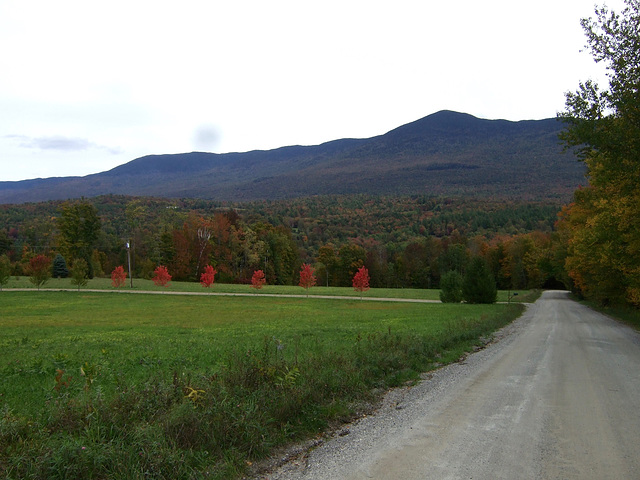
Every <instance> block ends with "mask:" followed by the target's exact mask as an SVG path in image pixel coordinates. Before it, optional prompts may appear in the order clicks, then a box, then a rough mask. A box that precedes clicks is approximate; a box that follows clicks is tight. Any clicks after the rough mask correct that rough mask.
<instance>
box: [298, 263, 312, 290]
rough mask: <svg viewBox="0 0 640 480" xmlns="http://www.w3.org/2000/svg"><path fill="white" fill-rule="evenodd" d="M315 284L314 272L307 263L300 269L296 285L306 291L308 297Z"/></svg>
mask: <svg viewBox="0 0 640 480" xmlns="http://www.w3.org/2000/svg"><path fill="white" fill-rule="evenodd" d="M315 284H316V274H315V270H314V269H313V267H312V266H311V265H309V264H308V263H305V264H303V265H302V268H301V269H300V283H298V285H299V286H301V287H302V288H304V289H305V290H306V291H307V295H309V289H310V288H311V287H313V286H314V285H315Z"/></svg>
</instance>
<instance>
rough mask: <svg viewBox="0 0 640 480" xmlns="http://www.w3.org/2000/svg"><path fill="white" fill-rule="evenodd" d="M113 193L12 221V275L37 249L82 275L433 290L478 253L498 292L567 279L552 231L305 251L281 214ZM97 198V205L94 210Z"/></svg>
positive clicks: (370, 240) (366, 242) (339, 244)
mask: <svg viewBox="0 0 640 480" xmlns="http://www.w3.org/2000/svg"><path fill="white" fill-rule="evenodd" d="M112 200H113V202H111V203H110V202H109V201H107V205H108V208H104V203H105V200H104V199H101V200H84V199H83V200H78V201H73V202H64V203H61V204H59V205H57V207H56V208H57V210H56V211H54V212H52V213H53V214H52V215H50V216H48V217H45V218H46V219H47V221H44V220H43V217H42V216H35V217H34V218H33V220H32V221H26V222H25V223H23V224H21V225H20V226H19V227H13V226H9V228H8V229H6V230H5V232H3V233H4V235H3V236H2V238H3V241H2V242H0V248H1V250H0V254H3V253H4V254H8V257H7V258H8V259H9V260H10V263H11V270H12V274H14V275H19V274H28V272H29V262H30V261H31V259H32V258H34V257H35V256H37V255H40V254H43V255H45V256H47V257H49V258H50V259H54V258H55V259H56V261H54V262H53V266H52V268H53V269H54V272H53V273H54V276H55V275H58V276H63V275H65V273H64V268H67V267H69V268H73V266H74V265H75V264H76V263H77V262H79V261H81V262H83V264H85V265H87V272H86V275H87V277H93V276H96V275H97V276H109V275H110V274H111V272H112V271H113V270H114V269H115V268H117V267H118V266H122V265H127V263H128V258H127V257H128V256H130V258H131V266H132V272H133V275H134V276H135V277H144V278H151V276H152V275H153V272H154V270H155V269H156V268H157V267H158V266H159V265H162V266H165V267H166V268H167V269H168V271H169V272H170V274H171V277H172V278H173V279H174V280H179V281H194V282H195V281H200V277H201V275H202V274H203V272H204V269H205V267H207V266H210V267H212V268H215V270H216V281H219V282H223V283H247V284H248V283H250V282H251V278H252V276H253V274H254V272H255V271H256V270H261V271H262V272H264V275H265V281H266V282H267V283H268V284H274V285H277V284H286V285H294V284H296V283H297V282H298V273H299V270H300V267H301V265H302V264H305V263H308V264H311V265H313V266H314V270H315V272H316V275H317V282H318V284H319V285H325V286H351V285H352V281H353V278H354V276H355V275H356V273H357V272H358V270H359V269H360V268H361V267H366V268H367V270H368V272H369V275H370V286H371V287H391V288H438V287H439V286H440V280H441V277H442V276H443V274H445V273H447V272H450V271H456V272H458V273H459V274H460V275H464V274H465V273H466V271H467V269H468V267H469V266H470V265H471V263H472V260H473V259H474V258H476V257H479V258H482V259H483V261H484V262H485V263H486V264H487V266H488V268H489V269H490V271H491V274H492V275H493V277H494V278H495V281H496V285H497V287H498V288H501V289H507V288H514V289H521V288H536V287H542V286H544V285H545V284H561V282H563V281H565V280H567V278H568V277H567V276H566V275H565V274H564V272H563V269H562V266H561V263H562V261H563V259H562V258H561V255H562V249H560V248H559V246H558V244H557V242H555V241H554V239H555V238H556V237H557V235H556V234H555V233H554V232H529V233H523V234H518V235H494V236H492V237H490V238H489V237H486V236H480V235H476V236H474V237H471V238H467V237H464V236H462V235H459V234H458V233H455V234H454V235H450V236H442V237H436V236H434V235H426V234H423V235H420V234H418V235H414V236H413V237H411V239H410V240H408V241H406V242H404V243H394V242H390V243H385V242H384V241H382V240H377V239H376V238H375V237H374V236H370V237H367V236H365V235H360V236H356V237H354V238H346V239H343V240H342V241H340V239H339V238H338V239H337V241H335V242H327V243H323V244H320V245H319V246H317V247H315V248H308V239H304V238H302V237H301V236H300V235H299V232H296V231H295V228H296V227H293V228H291V227H290V226H287V225H285V223H286V221H284V222H280V223H279V224H278V225H273V224H272V223H269V222H267V221H266V220H265V218H264V217H262V216H260V215H257V214H256V212H255V211H253V210H249V209H241V208H222V207H217V208H215V209H212V210H211V211H209V212H208V213H197V211H194V210H189V211H183V210H180V209H178V208H174V207H175V205H172V204H170V203H169V202H166V201H160V200H156V199H146V198H136V199H127V201H126V202H124V203H123V202H120V201H119V200H120V199H112ZM117 200H118V201H117ZM96 203H100V204H102V205H103V208H102V209H101V210H102V212H99V211H98V208H97V207H96ZM25 208H27V209H29V208H33V206H27V207H25ZM10 232H13V234H10ZM20 232H23V233H22V235H21V233H20ZM30 239H31V240H35V241H36V242H37V243H35V244H31V243H30V242H29V240H30ZM61 261H63V262H64V265H62V266H60V262H61ZM56 264H57V265H58V266H57V267H56ZM56 272H57V273H56Z"/></svg>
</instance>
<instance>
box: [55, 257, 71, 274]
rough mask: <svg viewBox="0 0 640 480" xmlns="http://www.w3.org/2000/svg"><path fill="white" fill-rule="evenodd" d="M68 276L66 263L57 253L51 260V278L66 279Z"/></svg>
mask: <svg viewBox="0 0 640 480" xmlns="http://www.w3.org/2000/svg"><path fill="white" fill-rule="evenodd" d="M68 276H69V269H67V262H66V261H65V259H64V257H63V256H62V255H60V254H59V253H58V254H57V255H56V256H55V258H54V259H53V278H67V277H68Z"/></svg>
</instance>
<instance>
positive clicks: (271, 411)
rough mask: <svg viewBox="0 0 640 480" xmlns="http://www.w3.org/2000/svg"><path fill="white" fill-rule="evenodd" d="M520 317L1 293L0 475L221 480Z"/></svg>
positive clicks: (433, 309) (451, 310) (449, 308)
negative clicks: (215, 479)
mask: <svg viewBox="0 0 640 480" xmlns="http://www.w3.org/2000/svg"><path fill="white" fill-rule="evenodd" d="M217 287H222V285H218V286H217ZM300 290H302V289H300V288H298V291H300ZM313 290H314V289H311V291H313ZM365 294H372V295H375V296H381V295H383V294H384V292H376V291H373V292H372V291H369V292H366V293H365ZM432 295H433V296H436V297H437V296H438V292H435V293H433V294H432ZM522 308H523V306H522V305H517V304H514V305H504V304H498V305H466V304H458V305H454V304H423V303H422V304H421V303H406V302H371V301H362V300H360V299H359V298H354V299H353V300H340V301H338V300H330V299H329V300H327V299H319V298H314V297H313V296H312V295H310V297H309V298H304V297H303V298H286V297H280V298H279V297H265V296H255V297H227V296H222V297H220V296H214V297H212V296H195V295H189V296H182V295H147V294H140V295H118V296H117V300H116V299H115V297H114V296H113V295H112V294H106V293H94V292H87V291H83V290H80V292H77V291H69V292H54V291H40V292H38V291H36V290H35V288H33V286H32V291H29V292H15V291H14V292H11V291H8V290H5V291H3V292H2V294H1V295H0V310H1V311H2V312H3V314H2V317H1V319H0V328H2V331H3V337H2V340H0V352H1V353H0V373H1V374H2V378H3V382H2V384H1V386H0V405H2V407H1V411H0V475H1V476H2V477H3V478H34V479H38V478H42V479H44V478H46V479H54V478H66V479H71V478H94V479H101V478H105V479H106V478H149V477H151V478H167V479H168V478H234V477H237V476H239V475H240V474H241V473H242V472H245V471H246V470H247V469H248V468H249V466H250V465H251V464H252V463H254V462H256V461H259V460H260V459H262V458H264V457H265V456H267V455H269V453H270V452H272V451H273V449H274V448H277V447H278V446H282V445H286V444H288V443H290V442H293V441H296V440H300V439H302V438H307V437H308V436H311V435H317V434H320V433H321V432H323V431H324V430H325V429H326V428H327V427H328V426H331V425H337V424H339V423H340V422H343V421H347V420H349V419H351V418H353V416H354V415H358V414H361V413H363V412H366V411H369V409H370V408H371V406H372V405H374V404H375V402H376V400H377V399H378V398H379V397H380V395H381V394H382V393H383V392H384V391H385V390H386V389H388V388H390V387H394V386H398V385H403V384H405V383H406V382H412V381H415V380H416V379H417V378H418V377H419V374H420V373H421V372H424V371H428V370H429V369H431V368H435V367H437V366H439V365H441V364H443V363H446V362H450V361H455V360H457V359H458V358H460V357H461V356H462V355H464V353H465V352H466V351H469V350H470V349H472V348H473V347H474V346H478V345H482V343H483V342H485V341H487V339H488V338H490V336H491V332H492V331H494V330H495V329H497V328H500V327H501V326H503V325H505V324H506V323H508V322H510V321H511V320H512V319H513V318H515V317H516V316H517V315H519V313H520V312H521V311H522Z"/></svg>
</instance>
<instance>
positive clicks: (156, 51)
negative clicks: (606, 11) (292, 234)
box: [0, 0, 623, 181]
mask: <svg viewBox="0 0 640 480" xmlns="http://www.w3.org/2000/svg"><path fill="white" fill-rule="evenodd" d="M595 3H598V4H602V3H603V2H602V1H598V0H596V1H595V2H592V1H589V0H537V1H535V2H531V1H526V2H521V1H515V0H486V1H478V0H457V1H456V0H451V1H443V0H437V1H434V0H393V1H390V0H387V1H377V0H335V1H334V0H322V1H305V0H287V1H282V0H255V1H253V0H245V1H243V0H225V1H219V0H210V1H204V0H181V1H179V2H178V1H176V0H174V1H162V0H154V1H147V0H111V1H109V2H97V1H91V0H78V1H67V0H56V1H52V0H0V61H1V65H2V69H1V73H0V181H6V180H21V179H27V178H37V177H51V176H71V175H87V174H90V173H96V172H101V171H105V170H108V169H111V168H113V167H115V166H117V165H120V164H123V163H126V162H128V161H130V160H133V159H134V158H137V157H140V156H143V155H147V154H153V153H179V152H190V151H211V152H219V153H224V152H232V151H240V152H243V151H249V150H254V149H271V148H276V147H280V146H285V145H315V144H319V143H322V142H325V141H329V140H335V139H338V138H346V137H350V138H365V137H371V136H375V135H379V134H383V133H385V132H387V131H389V130H391V129H393V128H395V127H398V126H400V125H403V124H405V123H408V122H411V121H414V120H417V119H419V118H422V117H424V116H426V115H429V114H431V113H434V112H437V111H439V110H443V109H448V110H456V111H459V112H465V113H470V114H472V115H475V116H477V117H481V118H489V119H497V118H502V119H508V120H526V119H541V118H549V117H554V116H555V115H556V113H557V112H558V111H561V110H563V108H564V92H566V91H569V90H575V89H576V88H577V86H578V82H579V81H580V80H587V79H589V78H593V79H596V80H599V81H600V82H601V83H603V84H606V81H605V77H604V75H603V70H602V67H601V66H600V65H596V64H595V63H594V62H593V60H592V58H591V56H590V55H589V53H588V52H582V53H581V50H583V46H584V43H585V37H584V33H583V31H582V29H581V27H580V23H579V21H580V18H582V17H588V16H593V12H594V4H595ZM606 3H607V5H609V6H610V7H611V8H613V9H614V10H616V11H621V10H622V7H623V3H622V0H615V1H614V0H608V1H607V2H606Z"/></svg>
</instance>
